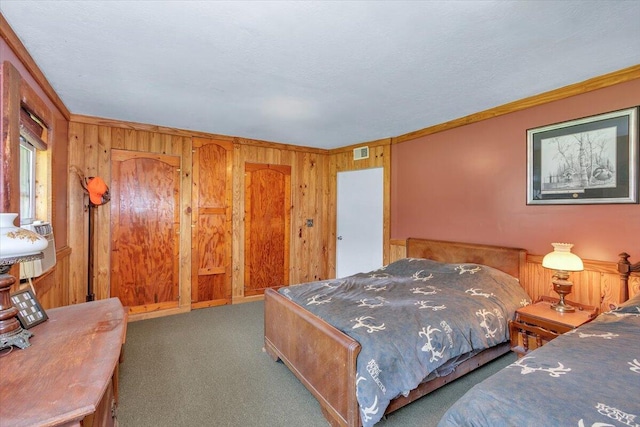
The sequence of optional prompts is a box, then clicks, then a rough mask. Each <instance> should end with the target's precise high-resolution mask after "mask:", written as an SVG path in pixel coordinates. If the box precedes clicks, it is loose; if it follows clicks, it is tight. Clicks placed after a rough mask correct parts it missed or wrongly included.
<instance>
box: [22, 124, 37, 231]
mask: <svg viewBox="0 0 640 427" xmlns="http://www.w3.org/2000/svg"><path fill="white" fill-rule="evenodd" d="M35 216H36V148H35V147H34V146H33V145H31V144H29V142H27V140H26V139H25V138H24V137H23V136H22V135H20V224H21V225H24V224H31V223H32V222H33V221H34V220H35Z"/></svg>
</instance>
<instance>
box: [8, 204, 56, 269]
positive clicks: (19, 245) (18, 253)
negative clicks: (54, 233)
mask: <svg viewBox="0 0 640 427" xmlns="http://www.w3.org/2000/svg"><path fill="white" fill-rule="evenodd" d="M17 216H18V214H17V213H0V259H7V258H21V257H25V256H28V255H33V254H37V253H40V252H42V251H43V250H44V249H45V248H46V247H47V245H48V244H49V242H48V241H47V239H45V238H44V237H42V236H41V235H39V234H38V233H34V232H33V231H31V230H27V229H24V228H20V227H16V226H15V225H13V221H14V220H15V219H16V217H17Z"/></svg>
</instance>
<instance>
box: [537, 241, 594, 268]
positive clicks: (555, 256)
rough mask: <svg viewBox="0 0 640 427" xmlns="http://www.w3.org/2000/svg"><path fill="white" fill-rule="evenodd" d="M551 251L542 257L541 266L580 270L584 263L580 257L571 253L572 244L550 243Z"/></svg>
mask: <svg viewBox="0 0 640 427" xmlns="http://www.w3.org/2000/svg"><path fill="white" fill-rule="evenodd" d="M551 245H552V246H553V252H549V253H548V254H546V255H545V256H544V258H543V259H542V266H543V267H544V268H549V269H551V270H563V271H582V270H584V265H583V264H582V260H581V259H580V257H579V256H578V255H576V254H574V253H571V248H572V247H573V244H571V243H552V244H551Z"/></svg>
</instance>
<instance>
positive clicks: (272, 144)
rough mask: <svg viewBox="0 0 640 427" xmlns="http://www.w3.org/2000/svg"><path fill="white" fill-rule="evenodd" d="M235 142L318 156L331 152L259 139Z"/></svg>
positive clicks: (237, 139) (240, 139)
mask: <svg viewBox="0 0 640 427" xmlns="http://www.w3.org/2000/svg"><path fill="white" fill-rule="evenodd" d="M235 142H236V143H237V144H240V145H251V146H254V147H263V148H275V149H278V150H287V151H302V152H305V153H316V154H328V153H329V150H325V149H323V148H313V147H304V146H300V145H289V144H282V143H279V142H269V141H261V140H259V139H250V138H239V137H238V138H236V139H235Z"/></svg>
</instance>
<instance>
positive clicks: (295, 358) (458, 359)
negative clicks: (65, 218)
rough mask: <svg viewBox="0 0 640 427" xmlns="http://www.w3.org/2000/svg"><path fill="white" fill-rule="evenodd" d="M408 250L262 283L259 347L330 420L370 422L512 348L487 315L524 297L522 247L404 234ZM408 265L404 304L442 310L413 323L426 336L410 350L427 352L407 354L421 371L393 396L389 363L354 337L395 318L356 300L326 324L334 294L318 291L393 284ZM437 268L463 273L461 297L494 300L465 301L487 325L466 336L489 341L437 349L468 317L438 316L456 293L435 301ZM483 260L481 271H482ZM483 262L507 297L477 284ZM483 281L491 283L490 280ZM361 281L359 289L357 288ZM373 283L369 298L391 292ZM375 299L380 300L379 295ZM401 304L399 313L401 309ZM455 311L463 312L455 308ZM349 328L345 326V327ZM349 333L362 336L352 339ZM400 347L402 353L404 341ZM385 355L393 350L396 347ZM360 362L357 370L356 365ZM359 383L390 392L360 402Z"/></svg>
mask: <svg viewBox="0 0 640 427" xmlns="http://www.w3.org/2000/svg"><path fill="white" fill-rule="evenodd" d="M406 251H407V252H406V255H407V258H406V259H404V260H399V261H397V262H396V263H392V264H390V265H389V266H386V267H384V268H383V269H381V270H378V271H374V272H369V273H367V274H359V275H355V276H351V277H350V278H343V279H339V280H329V281H322V282H314V283H313V284H305V285H297V286H290V287H287V288H281V289H280V292H277V291H275V290H272V289H268V290H267V291H266V292H265V351H266V352H267V353H268V354H269V355H270V356H271V357H272V358H273V359H274V360H282V361H283V362H284V363H285V364H286V365H287V366H288V367H289V369H290V370H291V371H292V372H293V373H294V374H295V375H296V376H297V377H298V379H299V380H300V381H301V382H302V383H303V384H304V385H305V386H306V387H307V389H308V390H309V391H310V392H311V393H312V394H313V395H314V397H315V398H316V399H317V400H318V402H319V404H320V407H321V410H322V412H323V414H324V416H325V418H327V420H328V421H329V423H330V424H331V425H335V426H353V427H356V426H359V425H364V426H370V425H373V424H375V423H376V422H377V421H378V420H379V419H380V418H381V417H382V416H383V415H385V414H387V413H390V412H392V411H394V410H396V409H398V408H400V407H402V406H404V405H406V404H408V403H410V402H412V401H413V400H415V399H417V398H419V397H422V396H424V395H425V394H427V393H429V392H431V391H433V390H435V389H437V388H439V387H441V386H443V385H445V384H447V383H448V382H450V381H452V380H454V379H456V378H458V377H460V376H462V375H464V374H466V373H468V372H470V371H471V370H473V369H476V368H478V367H480V366H482V365H484V364H486V363H487V362H489V361H491V360H493V359H495V358H496V357H498V356H501V355H502V354H504V353H506V352H508V351H509V342H508V328H506V327H505V326H504V325H505V324H506V323H500V325H502V326H500V325H497V324H495V323H492V322H498V321H499V322H508V320H510V319H511V318H512V317H513V313H514V312H515V309H516V308H517V307H518V306H520V305H523V304H527V303H528V302H529V300H528V296H527V294H526V293H525V292H524V290H523V289H522V288H521V286H519V284H518V281H517V280H516V279H518V280H519V279H520V278H521V276H522V275H524V265H525V261H526V251H525V250H523V249H518V248H505V247H497V246H490V245H479V244H469V243H457V242H445V241H438V240H427V239H415V238H410V239H407V243H406ZM426 260H431V261H436V262H437V263H431V264H430V263H429V262H427V261H426ZM398 263H399V264H398ZM439 263H446V264H447V265H444V266H443V265H440V264H439ZM409 264H411V265H409ZM416 265H418V267H416ZM432 267H433V268H435V273H431V272H430V270H429V268H432ZM407 268H412V269H413V274H412V275H411V276H410V277H409V278H406V277H404V278H402V279H401V280H404V282H403V283H404V286H402V285H399V286H400V287H404V290H405V292H406V291H408V290H411V291H412V292H413V290H414V289H417V290H418V293H419V294H421V295H417V296H416V299H415V302H414V303H411V304H406V305H412V306H414V307H413V308H414V311H420V312H421V313H427V312H431V313H432V314H433V315H438V316H440V318H439V320H436V321H435V322H436V323H435V324H434V323H430V324H429V325H427V326H426V327H425V326H424V324H423V325H419V326H421V327H422V329H420V330H419V333H418V334H415V333H412V334H411V335H414V336H415V335H417V336H418V337H419V338H421V339H422V340H423V346H422V347H421V348H420V350H422V351H417V350H414V352H415V353H419V354H420V357H422V356H425V357H426V359H427V360H426V361H425V358H424V357H423V358H422V359H420V361H419V362H417V363H418V365H419V366H418V368H416V365H415V364H414V362H407V364H409V363H411V364H409V365H408V366H409V370H410V371H411V370H413V371H418V372H413V371H412V372H411V374H412V375H414V376H417V375H422V374H425V375H424V377H423V378H422V379H420V380H419V381H417V382H416V383H415V384H414V385H413V387H412V388H410V389H409V388H408V387H407V384H408V382H405V383H403V384H402V385H400V390H401V392H400V393H399V394H398V395H397V396H396V395H395V392H393V391H392V389H389V390H387V389H386V383H385V382H384V381H378V380H379V379H380V378H381V377H382V375H384V373H385V372H386V371H387V370H388V368H387V367H385V366H382V365H381V366H378V365H376V364H374V365H373V366H372V365H371V363H370V362H371V360H372V359H369V357H370V356H369V354H370V353H369V351H370V348H371V347H372V346H368V347H367V346H366V345H365V346H364V347H365V348H364V350H363V346H361V343H360V341H361V340H360V338H362V339H363V340H364V339H367V338H368V336H373V335H376V333H375V332H376V328H383V329H392V327H391V323H389V322H387V321H380V319H377V318H376V316H377V314H376V316H371V315H367V314H366V313H367V312H365V313H364V314H363V312H362V311H358V310H360V309H362V308H359V309H358V310H356V311H354V312H353V314H351V312H350V313H348V314H346V317H345V318H344V319H343V320H341V321H340V320H338V321H337V322H338V327H335V326H333V324H335V322H336V320H335V319H331V320H330V322H331V324H330V323H329V322H328V321H326V320H323V318H322V317H324V316H325V314H326V313H325V312H323V311H322V310H324V309H325V307H328V306H329V305H330V304H323V303H322V301H323V300H326V299H327V298H334V299H339V298H340V297H339V295H338V294H336V293H335V292H336V291H335V289H334V288H349V287H357V286H372V287H373V288H376V287H378V288H382V287H385V286H388V287H390V288H391V287H393V286H395V285H393V286H391V282H390V279H389V275H391V276H394V275H396V273H397V274H402V275H404V274H405V270H406V269H407ZM438 269H445V270H446V274H445V275H447V277H453V276H457V277H460V278H462V279H461V280H463V282H461V284H460V285H459V287H460V288H459V289H458V288H456V291H455V292H457V293H456V295H458V297H457V298H454V299H458V300H463V299H464V298H465V297H466V296H469V297H470V298H472V299H474V300H475V302H474V304H479V302H478V300H481V299H484V300H491V301H492V302H493V304H494V306H493V307H492V308H489V309H485V308H478V307H476V306H474V308H472V309H466V311H468V312H472V313H473V315H475V316H476V317H477V316H481V317H482V316H484V318H483V321H479V322H476V323H484V327H485V329H484V330H483V331H481V332H471V331H467V334H469V336H470V337H471V336H472V335H473V334H476V335H473V336H475V338H469V340H468V341H469V342H473V341H483V342H484V344H486V345H487V347H486V348H485V349H480V348H476V347H475V343H474V344H473V345H472V347H473V348H472V349H471V350H470V351H467V352H464V350H465V349H460V348H456V352H457V353H453V352H452V353H451V354H446V355H441V354H440V353H446V352H444V351H443V350H444V349H445V348H449V349H452V348H453V347H454V346H453V345H448V346H447V345H446V342H444V341H443V340H447V342H449V343H451V339H450V332H451V331H450V330H451V329H463V328H464V327H467V326H463V325H460V322H459V320H460V319H458V318H457V317H456V318H453V319H450V320H442V317H441V316H442V315H443V313H444V312H446V311H449V310H445V309H439V308H438V307H439V306H442V305H445V306H447V308H449V307H450V305H451V304H453V301H452V298H449V300H448V301H447V302H446V303H440V302H437V301H436V300H435V298H436V297H435V296H434V294H433V293H438V292H432V291H434V289H435V290H437V291H442V289H440V287H441V285H440V284H439V283H438V282H436V281H431V278H430V277H429V276H430V275H435V277H436V279H438V278H439V274H440V272H441V270H438ZM481 270H482V273H480V271H481ZM485 270H486V271H487V274H489V276H490V279H489V281H492V280H496V281H497V279H496V278H499V280H500V281H506V282H510V284H509V286H508V289H509V291H508V294H509V295H510V302H509V304H506V303H505V302H503V301H501V300H500V299H499V298H498V297H497V295H501V293H502V292H503V291H498V290H496V291H491V292H489V291H487V290H486V289H485V285H484V284H483V285H482V286H480V285H478V286H476V285H474V283H476V282H474V280H479V279H478V278H479V277H480V276H481V275H482V274H485V273H484V271H485ZM364 276H367V277H368V278H369V280H371V282H370V283H368V284H367V283H366V281H365V279H366V277H364ZM345 279H350V280H353V281H354V283H351V282H350V281H347V282H345V281H344V280H345ZM394 280H395V279H394ZM470 284H471V285H470ZM309 285H313V286H315V288H314V289H313V290H312V291H307V290H306V289H307V288H306V287H307V286H309ZM336 285H337V286H336ZM447 286H449V285H447ZM451 286H453V285H451ZM456 286H458V285H456ZM486 286H489V284H487V285H486ZM500 286H502V285H500ZM320 288H322V289H324V290H323V293H322V295H319V294H318V293H317V290H318V289H320ZM298 289H300V290H301V291H300V292H299V295H297V296H296V295H293V294H295V293H297V292H298ZM463 289H464V290H463ZM359 291H362V290H361V289H360V288H359ZM314 292H315V293H314ZM372 292H374V293H375V295H376V296H375V297H373V296H372V298H378V297H382V302H385V301H384V300H385V299H386V298H387V295H389V294H387V293H386V292H387V290H386V289H385V290H384V292H381V293H376V291H375V289H373V290H372ZM439 293H440V294H450V293H453V291H451V290H450V289H449V288H446V292H439ZM483 294H484V295H483ZM314 295H318V296H314ZM296 298H298V301H299V302H305V301H306V303H311V304H310V305H308V304H300V303H296V302H294V301H293V300H295V299H296ZM362 299H364V300H365V302H364V303H363V304H365V305H367V304H369V305H375V303H376V302H375V301H374V300H373V299H371V300H366V298H361V300H362ZM422 301H426V302H422ZM360 302H362V301H360ZM378 302H380V299H379V298H378ZM303 305H304V306H305V307H307V308H304V307H303ZM422 306H424V307H422ZM421 307H422V308H424V310H422V309H421ZM405 308H406V307H405ZM365 309H367V310H369V309H371V307H365ZM310 310H312V311H314V312H315V313H316V314H314V313H313V312H312V311H310ZM498 310H500V313H498ZM491 312H493V313H495V316H492V315H491V314H489V315H488V316H487V315H483V314H482V313H485V314H486V313H491ZM358 313H360V314H358ZM402 313H403V314H402V315H404V313H405V312H402ZM476 313H477V314H476ZM456 316H458V317H459V312H458V315H456ZM345 319H346V320H345ZM481 320H482V319H481ZM345 321H346V322H348V321H353V322H355V323H353V322H352V323H351V324H350V325H351V326H346V325H345V324H342V323H340V322H345ZM406 323H411V322H410V321H407V322H406ZM431 325H433V327H431ZM452 325H457V327H453V328H452V327H451V326H452ZM434 328H438V329H440V331H439V332H442V331H446V334H440V333H438V334H435V333H433V329H434ZM340 329H342V330H340ZM369 331H371V332H369ZM496 331H497V332H496ZM345 332H348V333H349V335H347V333H345ZM483 334H484V335H486V336H485V337H484V338H483V337H482V336H481V335H483ZM350 335H351V336H350ZM407 335H408V334H407ZM492 335H495V336H492ZM352 336H357V337H359V338H358V339H355V338H353V337H352ZM436 336H439V337H440V338H439V340H440V341H438V339H436ZM485 338H486V339H485ZM400 341H404V340H400ZM396 345H397V346H398V347H399V348H402V347H400V344H399V343H397V342H395V341H394V342H392V343H389V344H388V345H385V347H394V346H396ZM403 345H404V344H403ZM410 345H414V344H410ZM374 347H375V346H374ZM456 347H457V346H456ZM414 348H415V347H414ZM434 350H435V351H434ZM466 350H469V349H466ZM400 351H401V352H402V353H407V352H406V351H404V350H400ZM460 352H463V353H460ZM361 353H362V354H363V355H364V354H367V356H366V357H367V359H362V360H363V362H362V363H360V364H358V363H357V362H358V359H359V356H361ZM458 353H460V354H458ZM436 355H437V357H436ZM402 356H404V354H402ZM440 356H442V357H440ZM449 357H451V358H452V361H451V362H448V360H447V358H449ZM386 358H387V359H397V358H394V357H392V356H391V357H386ZM434 358H435V359H437V360H436V361H435V364H436V365H437V366H436V367H435V368H434V369H433V370H432V368H433V366H432V364H431V359H434ZM399 359H403V363H404V362H405V360H404V359H408V358H405V357H400V358H399ZM365 365H366V368H365ZM359 368H360V371H359V370H358V369H359ZM365 369H366V373H368V374H369V375H368V376H367V379H368V381H367V379H363V377H364V376H366V375H363V374H362V373H363V372H364V370H365ZM392 369H393V372H394V373H397V374H398V375H400V374H401V372H400V371H396V369H397V367H393V368H392ZM359 372H360V373H359ZM378 374H380V375H378ZM379 377H380V378H379ZM403 381H404V380H403ZM363 384H368V385H370V386H371V387H373V388H374V389H375V388H376V386H377V388H378V389H380V390H383V391H384V395H385V396H386V400H387V401H388V402H379V401H376V402H375V407H374V405H370V404H369V403H365V404H363V405H361V404H360V402H359V400H361V401H362V399H363ZM366 399H372V397H366ZM373 399H375V397H373ZM369 402H370V401H369ZM374 411H375V413H374Z"/></svg>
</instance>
